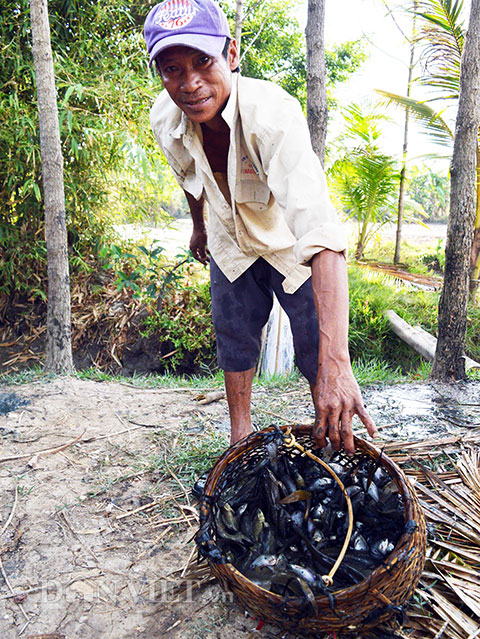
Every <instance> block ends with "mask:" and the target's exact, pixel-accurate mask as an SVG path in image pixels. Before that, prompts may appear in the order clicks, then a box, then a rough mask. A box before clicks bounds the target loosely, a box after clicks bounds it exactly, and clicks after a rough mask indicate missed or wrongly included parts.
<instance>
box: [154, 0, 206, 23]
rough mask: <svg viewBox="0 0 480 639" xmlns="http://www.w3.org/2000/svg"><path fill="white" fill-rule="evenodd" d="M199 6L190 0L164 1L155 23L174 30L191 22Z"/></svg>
mask: <svg viewBox="0 0 480 639" xmlns="http://www.w3.org/2000/svg"><path fill="white" fill-rule="evenodd" d="M196 13H197V8H196V7H194V6H193V4H192V3H191V2H189V0H168V2H164V3H163V5H162V7H161V10H160V11H159V12H158V14H157V16H156V18H155V24H157V25H158V26H159V27H161V28H162V29H168V30H169V31H174V30H175V29H181V28H182V27H184V26H186V25H187V24H189V23H190V22H191V21H192V20H193V18H194V16H195V14H196Z"/></svg>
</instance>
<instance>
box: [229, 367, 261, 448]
mask: <svg viewBox="0 0 480 639" xmlns="http://www.w3.org/2000/svg"><path fill="white" fill-rule="evenodd" d="M254 375H255V368H251V369H250V370H248V371H241V372H239V373H229V372H227V371H225V391H226V393H227V402H228V410H229V413H230V429H231V430H230V444H235V442H238V440H239V439H242V437H246V436H247V435H249V434H250V433H251V432H252V416H251V404H250V400H251V397H252V382H253V377H254Z"/></svg>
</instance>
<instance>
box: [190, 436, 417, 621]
mask: <svg viewBox="0 0 480 639" xmlns="http://www.w3.org/2000/svg"><path fill="white" fill-rule="evenodd" d="M317 452H318V454H319V455H320V456H323V455H324V451H323V450H322V451H317ZM326 457H327V458H329V461H328V463H329V465H330V467H331V468H332V469H333V470H334V472H335V473H336V474H337V475H338V477H340V478H341V480H342V482H343V484H344V486H345V491H346V494H347V495H348V496H349V498H350V500H351V503H352V509H353V514H354V521H353V524H354V529H353V530H354V532H353V535H352V538H351V540H350V543H349V546H348V548H347V551H346V554H345V557H344V558H343V560H342V562H341V564H340V567H339V568H338V570H337V572H336V573H335V575H334V583H333V586H331V587H330V586H328V587H327V586H326V585H325V583H324V581H323V580H322V575H326V574H328V573H329V571H330V570H331V568H332V566H333V565H334V563H335V562H336V560H337V558H338V556H339V554H340V551H341V549H342V546H343V543H344V540H345V536H346V533H347V528H348V524H349V517H348V513H347V505H346V499H345V494H344V492H343V490H342V489H341V488H340V487H339V485H338V483H337V482H336V481H335V480H334V479H333V477H332V476H331V474H330V473H328V471H327V470H326V469H324V468H323V466H321V465H319V464H317V463H315V462H314V461H313V460H311V459H310V458H308V457H307V456H306V455H304V454H299V453H298V452H296V451H294V452H292V451H290V450H289V449H286V448H285V447H284V446H283V445H282V439H281V436H279V435H278V433H275V434H274V435H272V436H271V438H270V439H269V440H267V441H266V445H265V446H264V448H263V449H262V448H259V449H257V450H256V451H255V456H253V457H252V458H251V460H248V463H246V464H245V469H244V470H243V469H242V468H241V467H239V466H238V465H237V466H236V467H234V466H233V465H232V466H231V467H228V468H227V469H226V471H225V478H224V479H223V481H222V480H219V482H218V491H219V494H218V496H217V498H216V499H217V501H216V504H215V507H213V508H211V509H210V517H211V519H210V521H209V522H208V523H207V526H206V527H205V526H203V530H202V532H201V533H200V532H199V533H197V537H196V540H197V544H198V546H199V552H200V554H202V555H203V556H207V557H209V558H210V559H211V560H212V561H216V562H218V563H224V562H229V563H232V564H233V565H234V566H235V567H236V568H237V569H238V570H239V571H240V572H242V574H244V575H245V576H246V577H247V578H248V579H250V580H251V581H252V583H254V584H256V585H258V586H259V587H262V588H265V589H266V590H270V591H271V592H276V593H277V594H279V595H281V596H284V597H296V598H299V599H301V601H302V602H303V605H304V606H305V610H309V611H310V612H311V611H312V610H313V608H314V606H315V605H316V604H315V603H314V602H315V597H316V596H320V595H326V596H328V597H329V599H330V604H331V606H334V604H335V599H334V597H333V595H332V591H335V590H336V589H340V588H345V587H349V586H351V585H352V584H355V583H359V581H362V580H363V579H365V578H366V577H368V575H369V574H370V573H371V572H372V571H373V570H374V569H375V568H376V567H377V566H378V565H380V564H382V563H383V562H384V561H385V560H386V557H387V556H388V555H389V554H390V553H391V552H392V550H393V549H394V547H395V544H396V543H397V541H398V539H399V538H400V536H401V535H402V534H403V533H404V532H405V531H410V530H414V526H413V524H412V525H409V524H408V523H407V522H406V521H405V508H404V505H403V500H402V496H401V494H400V492H399V488H398V487H397V485H396V483H395V481H394V479H393V478H392V477H391V476H390V474H389V472H388V470H387V469H386V467H383V465H382V460H381V456H380V458H379V459H377V460H374V459H371V458H370V457H368V456H361V455H358V456H356V457H354V458H346V456H345V455H344V453H342V452H337V451H333V449H332V450H330V451H327V452H326ZM213 498H214V499H215V495H214V496H213Z"/></svg>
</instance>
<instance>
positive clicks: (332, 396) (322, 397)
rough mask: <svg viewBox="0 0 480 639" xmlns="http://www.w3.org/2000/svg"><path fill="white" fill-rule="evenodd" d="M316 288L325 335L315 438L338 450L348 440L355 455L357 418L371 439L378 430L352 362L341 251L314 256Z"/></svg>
mask: <svg viewBox="0 0 480 639" xmlns="http://www.w3.org/2000/svg"><path fill="white" fill-rule="evenodd" d="M312 286H313V296H314V300H315V308H316V309H317V314H318V321H319V331H320V346H319V360H318V361H319V367H318V376H317V382H316V385H315V388H314V390H313V400H314V404H315V425H314V437H315V440H316V441H317V443H318V444H319V446H322V447H323V446H325V445H326V443H327V442H326V437H327V436H328V438H329V439H330V442H331V443H332V446H333V448H334V449H335V450H339V449H340V446H341V444H342V442H343V445H344V447H345V450H346V451H347V453H353V452H354V442H353V431H352V417H353V415H358V416H359V417H360V419H361V420H362V422H363V423H364V425H365V426H366V428H367V431H368V433H369V434H370V435H371V436H372V437H375V436H376V435H377V432H378V431H377V428H376V426H375V424H374V423H373V421H372V419H371V417H370V415H369V414H368V413H367V411H366V410H365V407H364V405H363V400H362V395H361V393H360V388H359V387H358V384H357V382H356V381H355V378H354V376H353V372H352V367H351V363H350V355H349V353H348V281H347V267H346V261H345V257H344V256H343V254H342V253H336V252H334V251H330V250H328V249H325V250H323V251H321V252H320V253H317V254H316V255H315V256H314V257H313V260H312Z"/></svg>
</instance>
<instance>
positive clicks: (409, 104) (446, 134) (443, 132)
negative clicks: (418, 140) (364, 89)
mask: <svg viewBox="0 0 480 639" xmlns="http://www.w3.org/2000/svg"><path fill="white" fill-rule="evenodd" d="M377 93H379V94H380V95H382V96H383V97H384V98H385V99H386V103H387V104H388V105H395V106H401V107H403V108H404V109H408V111H409V112H410V114H411V115H412V116H413V117H414V118H415V119H416V120H417V122H418V123H419V124H421V125H422V126H423V127H424V129H425V133H427V134H428V135H429V137H430V138H431V139H432V141H433V142H435V143H437V144H440V145H442V146H445V145H448V146H451V145H452V144H453V131H452V130H451V128H450V127H449V125H448V124H447V122H446V121H445V120H444V119H443V117H442V115H443V113H444V111H440V112H439V111H435V109H433V108H432V107H431V106H430V105H429V104H427V103H426V102H420V101H418V100H415V99H413V98H407V97H405V96H402V95H397V94H396V93H389V92H388V91H381V90H379V89H378V90H377Z"/></svg>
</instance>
